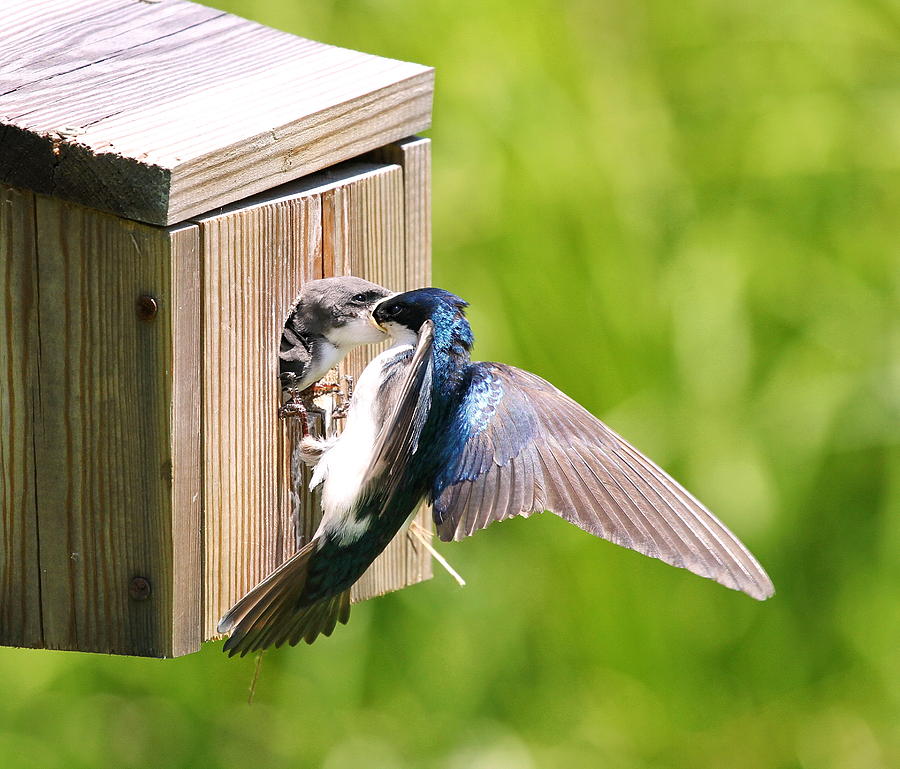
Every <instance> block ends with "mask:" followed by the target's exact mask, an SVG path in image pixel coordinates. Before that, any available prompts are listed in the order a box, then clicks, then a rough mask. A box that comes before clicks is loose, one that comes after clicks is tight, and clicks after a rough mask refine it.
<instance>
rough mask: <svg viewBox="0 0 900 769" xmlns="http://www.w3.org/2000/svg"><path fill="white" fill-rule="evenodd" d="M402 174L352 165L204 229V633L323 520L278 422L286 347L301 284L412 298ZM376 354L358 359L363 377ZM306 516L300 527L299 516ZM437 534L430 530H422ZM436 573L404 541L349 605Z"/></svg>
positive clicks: (220, 217)
mask: <svg viewBox="0 0 900 769" xmlns="http://www.w3.org/2000/svg"><path fill="white" fill-rule="evenodd" d="M404 201H405V191H404V177H403V172H402V170H401V168H400V167H399V166H396V165H390V166H384V165H373V164H371V163H367V164H359V163H355V164H354V163H348V164H343V165H341V166H338V167H336V168H334V169H329V171H328V172H325V173H323V174H316V175H315V176H313V177H310V178H308V179H303V180H301V181H299V182H295V183H292V184H288V185H284V186H282V187H280V188H278V189H276V190H273V191H271V192H267V193H265V194H262V195H258V196H255V197H254V198H251V199H249V200H247V201H242V202H241V203H238V204H234V205H232V206H230V207H228V208H226V209H225V210H223V211H221V212H218V213H216V214H214V215H210V216H205V217H201V218H199V219H197V222H198V224H199V226H200V230H201V240H202V244H203V245H202V251H203V272H204V284H205V303H206V306H205V309H204V328H205V331H204V354H203V360H204V365H205V371H204V382H205V385H204V413H205V417H204V446H205V455H204V468H205V470H204V489H205V492H204V498H205V520H206V526H205V535H204V540H205V548H206V566H205V584H206V589H205V602H204V633H205V636H206V637H209V638H213V637H215V625H216V623H217V622H218V620H219V618H220V617H221V616H222V615H223V614H224V613H225V611H227V609H229V608H230V607H231V606H232V605H233V604H234V602H235V601H237V600H238V599H239V598H241V597H242V596H243V595H244V593H246V592H247V590H249V589H250V588H252V587H253V586H254V585H256V584H257V583H258V582H259V581H261V580H262V579H263V578H265V577H266V576H267V575H268V574H269V573H270V572H271V571H272V570H273V569H274V568H275V567H277V566H278V565H279V564H280V563H281V562H282V561H283V560H284V559H286V558H287V557H289V556H290V555H291V554H293V553H294V552H295V551H296V549H297V548H298V546H299V543H301V542H303V541H308V539H309V537H310V536H311V535H312V533H313V532H314V531H315V529H316V527H317V525H318V521H319V518H320V516H321V504H320V501H319V496H318V493H316V494H311V493H310V492H309V491H308V488H307V487H308V483H309V472H308V471H307V470H306V469H305V468H302V467H300V466H299V465H298V463H297V462H296V460H294V461H293V462H292V456H291V453H292V447H294V446H296V444H297V442H298V440H299V437H300V436H299V430H298V429H297V425H296V423H294V422H293V421H287V422H282V421H280V420H279V419H278V418H277V408H278V405H279V403H280V391H279V386H278V380H277V374H278V356H277V353H278V341H279V339H280V334H281V328H282V326H283V323H284V321H285V319H286V318H287V313H288V310H289V308H290V304H291V302H292V300H293V298H294V297H295V296H296V294H297V293H298V292H299V290H300V288H301V286H302V284H303V283H304V282H305V281H306V280H309V279H311V278H318V277H323V276H326V275H335V274H338V275H341V274H351V273H352V274H355V275H359V276H361V277H365V278H368V279H370V280H374V281H378V282H381V283H385V284H387V285H389V286H398V287H401V288H402V287H403V285H405V282H406V280H407V276H406V269H407V265H406V256H405V253H406V246H405V228H404ZM372 354H373V349H372V348H371V347H370V348H369V349H368V350H361V351H359V352H358V353H355V354H354V361H355V363H353V364H351V366H350V367H349V368H347V369H344V370H345V371H349V372H355V373H357V374H358V372H359V370H360V369H361V368H362V366H363V365H364V363H365V362H367V361H368V360H369V358H370V357H371V356H372ZM298 505H299V506H300V508H302V516H300V517H299V519H297V520H295V518H296V516H295V512H296V510H297V508H298ZM426 525H429V524H426ZM427 576H430V561H429V558H428V555H427V553H421V552H420V550H419V549H416V548H414V547H413V544H412V543H410V542H408V541H407V539H406V536H405V535H402V537H401V538H399V539H398V541H397V542H395V543H392V545H391V546H390V547H389V548H388V551H386V553H385V554H384V556H382V558H380V559H379V560H378V561H376V563H375V564H373V567H372V570H371V572H370V573H368V574H367V575H366V576H365V577H364V578H363V580H362V581H361V583H360V585H359V586H358V587H357V588H355V589H354V593H353V597H354V600H363V599H365V598H368V597H371V596H374V595H380V594H382V593H385V592H387V591H389V590H396V589H398V588H400V587H404V586H406V585H409V584H412V583H413V582H417V581H420V580H421V579H424V578H426V577H427Z"/></svg>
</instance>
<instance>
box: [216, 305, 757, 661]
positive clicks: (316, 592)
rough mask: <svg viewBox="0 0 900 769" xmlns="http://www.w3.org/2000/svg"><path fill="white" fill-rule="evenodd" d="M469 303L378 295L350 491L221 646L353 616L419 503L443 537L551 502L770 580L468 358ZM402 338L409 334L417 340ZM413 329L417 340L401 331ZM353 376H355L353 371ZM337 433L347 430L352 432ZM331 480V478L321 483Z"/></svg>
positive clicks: (668, 557)
mask: <svg viewBox="0 0 900 769" xmlns="http://www.w3.org/2000/svg"><path fill="white" fill-rule="evenodd" d="M465 307H466V303H465V302H464V301H463V300H461V299H460V298H459V297H456V296H454V295H453V294H451V293H449V292H447V291H444V290H442V289H436V288H428V289H419V290H416V291H410V292H407V293H405V294H399V295H396V296H393V297H389V298H388V299H385V300H384V301H383V302H382V303H380V304H379V305H378V306H377V307H376V308H375V310H374V312H373V318H374V319H375V321H376V322H377V323H379V324H380V325H381V326H382V327H383V328H385V330H387V331H388V332H389V333H390V334H391V335H392V337H394V338H395V339H396V340H398V347H397V348H396V349H397V352H396V353H395V354H394V355H393V357H391V354H390V351H389V353H387V355H388V357H387V358H386V359H384V360H381V359H376V360H375V361H373V363H371V364H370V367H369V368H367V369H366V372H369V371H370V368H371V367H377V371H375V370H374V369H373V375H374V374H377V376H378V377H380V379H379V385H378V388H379V389H378V397H379V401H378V402H377V403H376V404H375V405H373V407H372V409H371V410H370V412H368V413H367V414H364V415H355V414H354V412H353V410H352V408H351V413H350V417H349V418H348V425H347V430H346V431H345V433H344V435H342V436H341V439H339V440H342V439H344V438H346V437H347V436H348V433H349V431H350V427H351V420H353V419H355V418H360V419H372V418H374V419H375V420H376V421H377V423H378V426H379V431H378V435H377V438H376V441H375V445H374V447H373V448H372V456H371V460H370V461H369V464H368V466H367V468H366V472H365V474H364V475H363V477H362V480H361V482H360V483H359V487H358V489H356V490H354V494H353V497H352V499H353V501H352V503H351V504H350V507H348V508H347V509H346V510H343V511H338V512H339V515H337V514H336V517H334V518H333V519H332V520H330V521H326V522H325V523H323V527H322V528H320V532H319V534H318V535H317V538H316V540H315V541H314V542H313V543H310V545H308V546H307V548H304V550H303V551H301V552H300V553H298V554H297V555H296V556H294V557H293V558H292V559H291V560H290V561H288V562H287V563H286V564H284V565H283V566H282V567H280V568H279V570H277V571H276V572H275V573H274V574H273V575H272V576H271V577H270V578H268V579H267V580H266V581H265V582H263V583H262V584H261V585H260V586H258V587H257V588H255V589H254V591H251V593H250V594H248V596H247V597H245V598H244V599H242V601H241V602H239V603H238V604H237V605H236V606H235V607H234V609H232V611H231V612H229V614H228V615H226V617H225V618H223V621H222V623H221V625H220V630H222V632H227V631H232V637H231V638H230V639H229V641H228V643H227V644H226V650H228V651H229V652H230V653H241V654H244V653H246V652H247V651H251V650H254V649H259V648H265V646H267V645H272V644H274V645H276V646H277V645H279V644H280V643H284V642H288V643H296V642H297V641H299V640H300V639H301V638H302V639H304V640H306V641H307V642H310V643H311V642H312V641H313V640H315V638H316V636H317V635H319V634H320V633H323V634H326V635H327V634H330V632H331V631H332V630H333V628H334V626H335V623H336V622H337V621H341V622H345V621H346V619H347V617H348V616H349V601H348V599H347V591H348V589H349V587H350V586H351V585H352V584H353V583H354V582H355V581H356V580H357V579H358V578H359V577H360V576H361V575H362V573H363V572H364V571H365V569H366V568H367V567H368V565H369V564H370V563H371V562H372V561H373V560H374V559H375V558H376V557H377V556H378V554H379V553H380V552H381V551H382V550H384V548H385V547H386V546H387V545H388V543H389V542H390V540H391V539H392V538H393V537H394V536H395V534H396V533H397V532H398V531H399V530H400V529H401V527H402V526H403V524H404V522H405V521H406V520H407V519H408V518H409V516H410V514H411V513H412V512H413V511H414V510H415V509H416V507H417V506H418V505H419V504H420V503H421V502H422V501H423V500H425V501H427V502H429V503H431V504H432V505H433V511H434V522H435V526H436V529H437V532H438V534H439V535H440V537H441V538H442V539H445V540H451V539H461V538H463V537H465V536H469V535H470V534H472V533H474V532H475V531H477V530H478V529H481V528H484V527H485V526H487V525H489V524H490V523H492V522H493V521H498V520H503V519H505V518H509V517H512V516H516V515H522V516H528V515H531V514H532V513H536V512H541V511H543V510H551V511H553V512H555V513H557V514H558V515H560V516H561V517H562V518H564V519H566V520H567V521H570V522H571V523H574V524H575V525H576V526H579V527H580V528H582V529H584V530H585V531H587V532H589V533H591V534H594V535H596V536H599V537H603V538H604V539H608V540H610V541H611V542H615V543H616V544H619V545H622V546H625V547H629V548H632V549H634V550H637V551H638V552H641V553H644V554H645V555H649V556H652V557H655V558H659V559H661V560H663V561H665V562H666V563H669V564H672V565H674V566H678V567H683V568H686V569H689V570H691V571H693V572H694V573H696V574H699V575H701V576H704V577H708V578H711V579H714V580H716V581H718V582H720V583H721V584H723V585H726V586H727V587H730V588H733V589H735V590H742V591H744V592H746V593H747V594H749V595H751V596H753V597H754V598H758V599H764V598H767V597H769V596H770V595H772V593H773V587H772V583H771V581H770V580H769V578H768V576H767V575H766V573H765V571H763V569H762V567H760V565H759V564H758V563H757V562H756V560H755V559H754V558H753V556H752V555H751V554H750V553H749V552H748V551H747V549H746V548H745V547H744V546H743V545H742V544H741V543H740V542H739V541H738V539H737V538H736V537H735V536H734V535H733V534H732V533H731V532H730V531H728V529H727V528H726V527H725V526H724V525H723V524H722V523H721V522H720V521H719V520H718V519H717V518H715V516H713V515H712V513H710V512H709V511H708V510H707V509H706V508H705V507H703V505H702V504H701V503H700V502H698V501H697V500H696V499H695V498H694V497H692V496H691V495H690V494H689V493H688V492H687V491H686V490H685V489H684V488H683V487H682V486H680V485H679V484H678V483H677V482H676V481H674V480H673V479H672V478H671V477H670V476H669V475H667V474H666V473H665V472H664V471H663V470H661V469H660V468H659V467H657V466H656V465H655V464H654V463H653V462H651V461H650V460H649V459H647V457H645V456H644V455H643V454H641V453H640V452H639V451H638V450H637V449H635V448H634V447H633V446H631V445H630V444H628V443H627V442H626V441H625V440H624V439H622V438H621V437H620V436H618V435H617V434H616V433H615V432H613V431H612V430H610V429H609V428H608V427H607V426H606V425H605V424H603V423H602V422H601V421H600V420H598V419H597V418H596V417H594V416H593V415H591V414H590V413H588V412H587V411H586V410H585V409H583V408H582V407H581V406H579V405H578V404H577V403H575V401H573V400H572V399H571V398H569V397H568V396H566V395H565V394H563V393H562V392H560V391H559V390H557V389H556V388H555V387H553V385H551V384H550V383H548V382H546V381H544V380H543V379H541V378H540V377H537V376H535V375H534V374H530V373H528V372H526V371H522V370H521V369H517V368H514V367H512V366H507V365H505V364H502V363H472V362H471V361H470V351H471V347H472V342H473V337H472V331H471V328H470V327H469V323H468V321H467V320H466V318H465V315H464V309H465ZM413 334H414V336H413ZM410 338H412V339H414V340H415V347H414V348H413V347H412V346H411V343H410V344H409V345H408V346H404V344H403V343H402V340H403V339H410ZM365 375H366V374H365V373H364V377H365ZM348 440H349V438H348ZM326 482H327V481H326Z"/></svg>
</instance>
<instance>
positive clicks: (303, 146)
mask: <svg viewBox="0 0 900 769" xmlns="http://www.w3.org/2000/svg"><path fill="white" fill-rule="evenodd" d="M35 5H36V6H37V7H38V8H40V9H41V10H42V11H43V13H41V14H36V13H35ZM4 10H5V13H4V27H3V31H2V32H0V51H4V52H5V53H4V54H0V55H3V57H4V59H5V60H6V61H7V62H8V63H9V64H8V66H7V68H6V69H5V70H4V71H3V72H2V73H0V86H2V87H0V181H7V182H10V183H15V184H19V185H22V186H28V187H30V188H32V189H35V190H38V191H41V192H47V193H49V194H53V195H56V196H60V197H66V198H68V199H70V200H75V201H78V202H80V203H83V204H85V205H90V206H92V207H96V208H101V209H104V210H108V211H112V212H114V213H118V214H120V215H123V216H126V217H128V218H132V219H139V220H142V221H146V222H151V223H156V224H167V223H173V222H177V221H182V220H184V219H186V218H188V217H190V216H193V215H196V214H199V213H202V212H205V211H210V210H211V209H213V208H215V207H217V206H221V205H225V204H227V203H230V202H232V201H235V200H237V199H239V198H242V197H245V196H246V195H248V194H252V193H255V192H257V191H260V190H262V189H265V188H267V187H272V186H273V185H278V184H281V183H283V182H286V181H288V180H291V179H296V178H298V177H300V176H303V175H305V174H309V173H311V172H312V171H316V170H319V169H322V168H325V167H328V166H331V165H334V164H336V163H338V162H340V161H343V160H346V159H348V158H351V157H355V156H358V155H360V154H362V153H364V152H367V151H369V150H372V149H374V148H376V147H378V146H381V145H383V144H386V143H388V142H391V141H395V140H398V139H400V138H402V137H404V136H408V135H410V134H412V133H414V132H415V131H420V130H423V129H424V128H427V127H428V125H429V123H430V113H431V101H432V92H433V74H434V73H433V70H431V69H430V68H428V67H423V66H421V65H417V64H410V63H406V62H398V61H393V60H390V59H384V58H381V57H377V56H371V55H368V54H363V53H358V52H355V51H349V50H346V49H341V48H335V47H333V46H327V45H324V44H321V43H316V42H313V41H309V40H304V39H303V38H299V37H295V36H293V35H289V34H286V33H283V32H279V31H277V30H273V29H269V28H266V27H263V26H261V25H259V24H255V23H253V22H250V21H247V20H245V19H240V18H238V17H235V16H231V15H229V14H222V13H221V12H218V11H214V10H212V9H208V8H204V7H203V6H198V5H195V4H193V3H189V2H186V0H167V2H165V3H135V2H133V0H104V2H103V4H102V6H99V7H96V8H95V7H94V6H93V4H81V6H80V7H78V6H76V5H73V3H72V2H71V0H40V2H38V3H30V2H28V3H26V2H22V1H21V0H17V2H15V3H14V4H13V5H12V8H11V9H4ZM200 124H202V125H203V130H202V131H197V130H196V126H197V125H200ZM97 179H100V180H102V183H101V184H98V183H97Z"/></svg>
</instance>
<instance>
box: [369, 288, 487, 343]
mask: <svg viewBox="0 0 900 769" xmlns="http://www.w3.org/2000/svg"><path fill="white" fill-rule="evenodd" d="M467 306H468V302H465V301H463V300H462V299H460V298H459V297H458V296H456V295H455V294H451V293H450V292H449V291H444V289H442V288H417V289H416V290H415V291H407V292H405V293H403V294H396V295H394V296H389V297H388V298H387V299H384V300H382V301H381V302H379V303H378V305H377V306H376V307H375V309H374V311H373V312H372V318H373V319H374V321H375V323H377V324H378V325H379V326H380V327H381V328H383V329H385V331H387V332H388V333H389V334H390V335H391V336H392V337H394V339H401V338H403V337H404V336H406V335H409V334H410V333H412V334H418V333H419V329H421V328H422V324H423V323H424V322H425V321H426V320H430V321H432V323H434V336H435V344H436V345H438V346H440V345H441V342H442V341H444V342H446V343H461V344H462V345H463V346H464V347H465V349H466V350H467V351H468V349H469V348H470V347H471V346H472V330H471V328H470V327H469V322H468V321H467V320H466V316H465V314H464V310H465V308H466V307H467Z"/></svg>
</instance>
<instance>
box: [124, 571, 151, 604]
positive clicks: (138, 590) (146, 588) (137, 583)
mask: <svg viewBox="0 0 900 769" xmlns="http://www.w3.org/2000/svg"><path fill="white" fill-rule="evenodd" d="M128 595H130V596H131V597H132V598H133V599H134V600H135V601H146V600H147V599H148V598H149V597H150V580H149V579H147V578H146V577H134V578H133V579H132V580H131V584H130V585H129V586H128Z"/></svg>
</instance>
